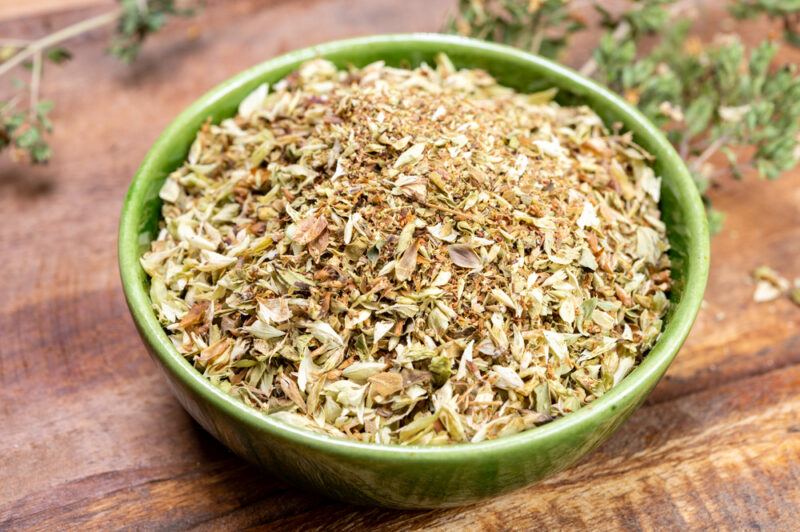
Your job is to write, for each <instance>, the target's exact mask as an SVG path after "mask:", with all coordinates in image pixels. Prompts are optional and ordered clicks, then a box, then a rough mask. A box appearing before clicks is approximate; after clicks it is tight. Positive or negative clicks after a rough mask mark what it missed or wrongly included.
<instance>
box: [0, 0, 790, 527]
mask: <svg viewBox="0 0 800 532" xmlns="http://www.w3.org/2000/svg"><path fill="white" fill-rule="evenodd" d="M452 4H453V2H451V1H450V0H419V1H416V0H390V1H381V2H376V1H375V0H355V1H353V0H317V1H291V2H290V1H275V0H273V1H272V2H255V1H239V2H227V3H225V4H224V5H223V2H217V3H211V5H209V6H208V7H207V8H206V10H205V12H204V13H203V14H202V15H201V16H199V17H198V18H195V19H192V20H189V21H185V22H180V23H177V24H175V25H174V26H173V30H174V31H169V32H162V33H161V34H159V35H157V36H156V37H155V38H154V39H153V40H152V41H150V42H148V44H147V45H146V47H145V51H144V53H143V54H142V57H141V58H140V60H139V61H138V62H137V63H136V64H135V65H133V66H132V67H126V66H124V65H121V64H119V63H118V62H116V61H115V60H113V59H111V58H109V57H108V56H106V55H105V54H104V48H105V45H106V40H105V39H106V35H104V34H103V33H102V32H100V33H98V34H92V35H90V36H86V37H82V38H80V39H78V40H77V41H76V42H74V43H73V46H72V49H73V51H74V52H75V59H74V60H73V61H72V62H71V63H69V64H67V65H65V66H62V67H52V68H49V69H48V70H47V73H46V80H45V96H46V97H48V98H52V99H53V100H55V101H56V102H57V107H56V111H55V114H54V117H53V118H54V121H55V123H56V124H57V127H56V130H55V133H54V135H53V138H52V144H53V146H54V148H55V151H56V155H55V157H54V159H53V161H52V163H51V164H50V165H49V166H46V167H42V168H36V169H33V170H32V169H30V168H29V167H28V166H19V165H15V164H13V163H11V162H9V161H8V160H7V156H4V157H3V162H2V163H0V212H2V214H3V223H2V225H0V336H1V338H2V341H0V528H13V529H16V528H23V529H24V528H37V529H40V528H62V527H89V528H99V529H106V528H109V527H117V526H122V525H127V526H132V527H137V528H151V527H152V528H184V527H194V526H197V527H200V528H220V527H222V528H233V527H244V526H250V525H267V526H269V527H276V528H294V527H299V526H304V527H318V528H326V529H327V528H331V527H345V526H352V527H377V526H380V527H384V528H387V529H399V528H406V527H410V528H448V527H454V528H455V527H482V528H487V529H506V528H517V527H518V528H534V527H547V528H573V527H579V528H593V529H617V528H631V529H637V528H644V529H655V528H686V527H688V528H703V527H719V528H727V529H740V528H769V529H781V528H782V529H789V528H795V529H796V528H797V527H798V524H799V523H800V521H799V519H800V517H798V514H799V513H800V307H796V306H793V305H792V304H791V303H790V302H789V301H788V300H779V301H775V302H772V303H766V304H756V303H754V302H753V301H752V292H753V286H752V282H751V281H750V279H749V272H750V271H751V270H752V269H753V268H754V267H756V266H759V265H761V264H769V265H771V266H773V267H774V268H776V269H777V270H779V271H780V272H782V273H783V274H784V275H786V276H789V277H797V276H800V171H795V172H794V173H793V174H792V175H788V176H786V177H784V178H783V179H782V180H780V181H778V182H774V183H759V182H755V181H754V180H753V179H752V178H748V179H746V180H745V181H744V182H741V183H737V182H733V181H732V180H726V181H725V184H724V186H723V187H722V188H720V189H719V190H716V191H715V192H714V197H715V199H716V202H717V205H718V206H719V207H720V208H721V209H723V210H724V211H726V212H727V213H728V221H727V225H726V229H725V231H724V232H723V233H722V234H721V235H720V236H718V237H716V238H715V239H714V241H713V265H712V274H711V281H710V284H709V289H708V294H707V300H706V305H705V308H704V309H703V311H702V312H701V315H700V318H699V320H698V323H697V324H696V326H695V328H694V331H693V333H692V336H691V339H690V341H689V342H688V344H687V345H686V347H685V348H684V349H683V350H682V351H681V353H680V355H679V356H678V358H677V360H676V361H675V363H674V364H673V365H672V367H671V368H670V371H669V373H668V375H667V376H666V378H665V379H664V380H663V381H662V382H661V383H660V384H659V386H658V388H657V389H656V390H655V392H654V393H653V395H652V396H651V398H650V399H649V401H648V402H647V403H646V405H645V406H644V407H643V408H642V409H640V410H639V411H638V412H637V413H636V414H635V415H634V416H633V418H632V419H631V420H630V421H629V422H628V423H627V424H625V426H624V427H623V428H622V429H621V430H620V431H619V432H618V433H617V434H616V435H615V436H614V437H612V438H611V440H610V441H609V442H608V443H606V444H605V445H604V446H602V447H601V448H600V449H599V450H598V451H596V452H594V453H593V454H592V455H591V456H589V457H588V458H587V459H586V460H584V461H583V462H582V463H581V464H580V465H578V466H577V467H574V468H573V469H571V470H569V471H566V472H564V473H563V474H560V475H558V476H556V477H554V478H551V479H549V480H547V481H545V482H543V483H541V484H539V485H537V486H533V487H530V488H527V489H524V490H522V491H519V492H516V493H513V494H511V495H508V496H505V497H501V498H498V499H495V500H493V501H490V502H487V503H484V504H479V505H476V506H472V507H466V508H459V509H453V510H447V511H429V512H397V511H386V510H381V509H365V508H355V507H349V506H344V505H342V504H339V503H336V502H331V501H329V500H326V499H325V498H323V497H321V496H318V495H315V494H312V493H306V492H300V491H298V490H295V489H293V488H292V487H291V486H289V485H287V484H285V483H284V482H283V481H282V480H281V479H280V478H276V477H274V476H272V475H271V474H270V473H269V472H263V471H259V470H257V469H256V468H254V467H253V466H251V465H250V464H247V463H244V462H243V461H241V460H240V459H238V458H236V457H234V456H232V455H231V454H230V453H229V452H228V451H227V450H226V449H225V448H223V447H222V446H221V445H220V444H219V443H217V442H216V441H214V440H213V439H212V438H211V437H210V436H209V435H208V434H206V433H205V432H204V431H203V430H202V429H200V428H199V427H198V426H197V425H196V424H195V423H194V422H193V421H192V419H191V418H190V417H189V416H188V415H187V414H186V413H185V412H184V411H183V410H182V409H181V408H180V406H178V404H177V402H176V401H175V400H174V399H173V398H172V396H171V395H170V393H169V391H168V390H167V388H166V386H165V383H164V382H163V381H162V380H161V378H160V377H159V376H158V375H157V373H156V368H155V366H154V364H153V363H152V362H151V361H150V360H149V358H148V356H147V354H146V353H145V350H144V348H143V347H142V345H141V343H140V341H139V338H138V337H137V335H136V332H135V331H134V327H133V323H132V322H131V319H130V317H129V315H128V311H127V309H126V306H125V303H124V301H123V297H122V292H121V289H120V281H119V278H118V274H117V267H116V249H115V246H116V231H117V222H118V216H119V211H120V206H121V203H122V198H123V195H124V194H125V190H126V187H127V186H128V182H129V180H130V178H131V176H132V175H133V173H134V171H135V169H136V167H137V164H138V162H139V161H141V159H142V157H143V156H144V154H145V151H146V150H147V148H148V146H149V145H150V144H151V143H152V142H153V140H154V139H155V138H156V136H157V135H158V133H159V131H160V130H161V129H162V128H163V127H164V126H166V125H167V123H168V122H169V121H170V120H171V119H172V118H173V117H174V116H175V115H176V114H177V113H178V112H179V111H180V110H181V109H182V108H183V107H184V106H186V105H187V104H188V103H189V102H191V101H192V100H194V99H195V98H196V97H197V96H199V95H200V94H201V93H203V92H204V91H205V90H207V89H209V88H210V87H212V86H214V85H215V84H217V83H218V82H220V81H222V80H223V79H225V78H227V77H229V76H230V75H232V74H234V73H236V72H237V71H239V70H241V69H243V68H245V67H247V66H249V65H251V64H254V63H257V62H259V61H261V60H263V59H266V58H269V57H272V56H275V55H277V54H279V53H282V52H284V51H287V50H290V49H293V48H296V47H299V46H304V45H308V44H312V43H316V42H321V41H326V40H330V39H335V38H339V37H345V36H352V35H358V34H368V33H380V32H392V31H411V30H436V29H437V28H439V27H440V26H441V23H442V21H443V20H444V19H445V16H446V12H447V9H449V7H450V5H452ZM82 9H84V10H83V11H79V12H74V11H73V12H69V13H56V14H52V13H51V14H47V15H42V14H37V15H35V16H30V17H28V18H25V19H22V20H16V21H10V22H9V21H6V22H3V23H0V34H4V35H7V36H12V35H13V36H29V37H30V36H34V35H41V34H43V33H44V32H46V31H48V28H53V27H59V26H61V25H64V24H66V23H68V22H70V21H74V20H77V19H78V18H80V17H85V16H86V15H87V14H91V13H93V12H97V11H98V10H102V9H103V7H102V6H99V7H92V8H89V10H88V11H87V10H86V9H85V8H82ZM763 30H764V28H750V29H748V30H747V31H748V32H750V33H752V34H753V35H755V36H757V35H760V34H761V33H763ZM743 31H744V30H743ZM587 53H588V50H578V53H577V54H576V55H577V56H583V57H585V56H586V54H587ZM799 57H800V54H794V56H789V55H785V59H787V60H793V61H795V62H798V58H799ZM793 525H794V526H793Z"/></svg>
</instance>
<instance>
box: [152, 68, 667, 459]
mask: <svg viewBox="0 0 800 532" xmlns="http://www.w3.org/2000/svg"><path fill="white" fill-rule="evenodd" d="M553 94H554V91H552V90H548V91H544V92H541V93H537V94H517V93H515V92H514V91H512V90H511V89H508V88H505V87H501V86H499V85H498V84H497V83H496V82H495V81H494V80H493V79H492V78H491V77H490V76H489V75H487V74H486V73H485V72H482V71H477V70H461V71H456V70H455V69H454V68H453V66H452V65H451V64H450V62H449V60H448V59H447V58H446V57H440V58H439V60H438V64H437V68H436V69H431V68H429V67H427V66H422V67H420V68H418V69H416V70H403V69H395V68H389V67H386V66H384V65H383V64H381V63H376V64H373V65H370V66H367V67H365V68H363V69H361V70H355V69H353V70H350V71H348V72H340V71H337V70H336V68H335V67H334V66H333V65H332V64H331V63H328V62H326V61H322V60H317V61H312V62H309V63H306V64H305V65H303V66H302V67H301V68H300V70H299V71H297V72H296V73H294V74H292V75H290V76H289V77H288V78H287V79H285V80H283V81H281V82H280V83H278V84H277V85H276V86H275V87H273V89H272V91H271V92H269V91H268V88H267V86H261V87H259V88H258V89H257V90H256V91H255V92H253V93H252V94H251V95H250V96H249V97H247V98H246V99H245V100H244V101H243V102H242V104H241V106H240V108H239V114H238V116H237V117H236V118H234V119H228V120H225V121H223V122H222V123H221V124H220V125H212V124H210V123H209V124H206V125H205V126H204V127H203V128H202V130H201V131H200V132H199V134H198V135H197V139H196V140H195V142H194V144H193V145H192V148H191V150H190V153H189V156H188V160H187V161H186V163H185V164H184V165H183V166H182V167H181V168H180V169H178V170H177V171H175V172H174V173H173V174H171V175H170V176H169V178H168V179H167V181H166V182H165V184H164V186H163V188H162V190H161V194H160V195H161V198H162V199H163V200H164V206H163V217H164V221H163V223H162V229H161V231H160V233H159V235H158V238H157V239H156V240H155V241H154V242H153V243H152V247H151V250H150V252H148V253H146V254H145V255H144V257H143V258H142V260H141V263H142V266H143V267H144V269H145V270H146V271H147V273H148V274H149V275H150V276H151V291H150V293H151V298H152V302H153V307H154V309H155V310H156V312H157V314H158V317H159V319H160V320H161V323H163V324H164V326H165V327H166V329H167V331H168V333H169V336H170V339H171V340H172V342H173V344H174V345H175V348H176V349H177V350H178V351H179V352H180V353H182V354H183V355H184V356H186V357H187V358H188V359H189V360H190V361H192V363H193V364H194V365H195V367H196V368H197V369H198V370H199V371H201V372H202V373H203V375H204V376H205V377H206V378H208V379H209V380H210V381H211V382H212V383H214V384H215V385H217V386H219V387H220V388H221V389H223V390H224V391H226V392H227V393H229V394H231V395H233V396H235V397H238V398H240V399H241V400H242V401H244V402H245V403H247V404H248V405H250V406H252V407H255V408H258V409H260V410H262V411H264V412H267V413H270V414H273V415H275V416H278V417H280V418H281V419H283V420H285V421H287V422H289V423H292V424H295V425H298V426H301V427H306V428H309V429H312V430H316V431H320V432H324V433H327V434H331V435H334V436H341V437H349V438H352V439H356V440H360V441H365V442H380V443H402V444H444V443H454V442H465V441H473V442H476V441H481V440H484V439H487V438H497V437H500V436H504V435H508V434H512V433H516V432H519V431H521V430H525V429H527V428H530V427H533V426H535V425H539V424H541V423H545V422H547V421H549V420H551V419H553V418H555V417H558V416H561V415H563V414H567V413H569V412H574V411H575V410H577V409H579V408H581V407H582V406H584V405H586V404H588V403H590V402H592V401H593V400H595V399H596V398H597V397H600V396H602V395H603V394H604V393H606V392H607V391H608V390H609V389H611V388H612V387H613V386H614V385H615V384H617V383H618V382H619V381H620V380H621V379H622V378H624V377H625V375H626V374H627V373H628V372H629V371H630V370H631V369H632V368H633V367H634V366H636V364H637V363H638V362H639V361H640V360H641V358H642V357H643V356H644V355H645V353H646V352H647V350H648V349H649V348H650V346H652V345H653V342H654V341H655V340H656V338H657V337H658V335H659V333H660V331H661V328H662V318H663V315H664V312H665V309H666V308H667V305H668V302H667V298H666V296H665V291H666V290H668V288H669V285H670V274H669V260H668V258H667V255H666V254H665V251H666V250H667V248H668V243H667V240H666V238H665V234H664V232H665V228H664V225H663V223H662V222H661V220H660V215H659V210H658V206H657V205H658V198H659V192H660V180H659V178H657V177H656V176H655V175H654V172H653V170H652V169H651V168H650V166H648V162H647V161H648V158H649V156H648V155H647V154H646V153H645V152H644V151H643V150H642V149H641V148H639V147H638V146H636V145H635V144H634V143H633V142H632V140H631V137H630V136H629V135H627V134H619V133H611V132H609V131H608V130H606V128H605V127H604V125H603V124H602V122H601V121H600V119H599V118H598V116H597V115H596V114H595V113H594V112H592V111H591V110H590V109H588V108H586V107H577V108H572V107H560V106H559V105H557V104H556V103H554V102H552V101H551V99H552V96H553Z"/></svg>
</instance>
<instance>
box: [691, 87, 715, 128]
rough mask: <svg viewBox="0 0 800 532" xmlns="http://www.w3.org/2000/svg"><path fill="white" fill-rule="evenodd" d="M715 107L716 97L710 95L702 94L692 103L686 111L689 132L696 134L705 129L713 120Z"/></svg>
mask: <svg viewBox="0 0 800 532" xmlns="http://www.w3.org/2000/svg"><path fill="white" fill-rule="evenodd" d="M714 109H715V102H714V98H713V97H711V96H710V95H703V96H700V97H698V98H697V99H696V100H694V101H693V102H692V103H690V104H689V106H688V107H687V108H686V111H685V113H684V117H685V121H686V130H687V132H688V134H689V135H692V136H694V135H697V134H698V133H700V132H701V131H703V130H704V129H705V128H706V126H707V125H708V123H709V122H710V121H711V117H712V116H713V115H714Z"/></svg>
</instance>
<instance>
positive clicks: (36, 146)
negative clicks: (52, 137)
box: [0, 0, 192, 164]
mask: <svg viewBox="0 0 800 532" xmlns="http://www.w3.org/2000/svg"><path fill="white" fill-rule="evenodd" d="M118 2H119V4H120V6H119V8H118V9H115V10H112V11H109V12H107V13H102V14H100V15H96V16H93V17H90V18H87V19H84V20H81V21H78V22H76V23H74V24H71V25H69V26H67V27H65V28H61V29H59V30H57V31H55V32H53V33H51V34H49V35H46V36H44V37H41V38H39V39H36V40H31V41H28V40H25V39H0V77H3V76H7V75H9V74H10V73H11V72H13V71H14V69H17V68H19V67H20V66H24V67H29V69H30V75H29V80H28V81H27V82H24V81H21V80H19V79H17V78H14V79H13V80H12V82H13V89H14V90H13V95H12V96H11V97H10V98H8V99H4V100H0V151H2V150H4V149H6V148H9V149H10V151H11V153H12V157H14V158H15V159H25V160H27V161H29V162H31V163H34V164H39V163H46V162H47V161H49V160H50V157H51V156H52V150H51V148H50V145H49V144H48V141H47V137H48V135H49V133H50V132H51V131H52V129H53V125H52V123H51V122H50V119H49V113H50V111H52V109H53V102H52V101H49V100H41V99H40V97H39V93H40V90H41V85H42V80H43V77H44V70H45V65H46V63H48V62H51V63H54V64H61V63H64V62H65V61H68V60H69V59H71V57H72V54H71V53H70V52H69V50H67V49H66V48H63V47H62V44H63V43H64V42H65V41H68V40H70V39H73V38H75V37H77V36H79V35H83V34H85V33H87V32H90V31H93V30H96V29H98V28H102V27H104V26H108V25H111V24H115V25H116V32H115V33H114V35H113V37H112V40H111V46H110V48H109V52H110V53H111V55H113V56H115V57H117V58H119V59H120V60H122V61H124V62H126V63H130V62H132V61H133V60H134V59H135V58H136V56H137V55H138V53H139V50H140V48H141V45H142V42H144V40H145V39H146V38H147V37H148V36H149V35H151V34H152V33H155V32H156V31H158V30H159V29H161V27H162V26H163V25H164V23H165V22H166V21H167V19H168V18H169V17H173V16H186V15H189V14H191V13H192V11H191V10H190V9H188V8H186V7H180V6H179V5H178V4H179V3H180V2H176V1H175V0H118Z"/></svg>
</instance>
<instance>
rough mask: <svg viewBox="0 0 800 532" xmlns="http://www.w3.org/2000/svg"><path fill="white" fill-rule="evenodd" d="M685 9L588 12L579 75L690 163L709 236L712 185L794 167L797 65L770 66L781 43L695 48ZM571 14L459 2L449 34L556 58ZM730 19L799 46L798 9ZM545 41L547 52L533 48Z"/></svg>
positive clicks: (666, 2) (517, 4)
mask: <svg viewBox="0 0 800 532" xmlns="http://www.w3.org/2000/svg"><path fill="white" fill-rule="evenodd" d="M573 4H577V2H573ZM686 4H687V2H680V1H674V0H640V1H632V2H629V3H628V4H627V6H626V9H625V10H623V11H622V12H621V13H619V12H616V13H611V12H610V11H608V10H606V9H605V8H603V7H602V6H601V5H600V3H599V2H597V3H595V5H594V7H595V9H596V10H597V12H598V13H599V17H597V19H598V24H599V26H600V31H599V32H598V35H599V37H598V41H597V45H596V48H595V52H594V54H593V57H592V58H591V60H590V61H589V62H588V63H587V64H586V65H584V67H583V68H582V69H581V71H582V72H583V73H584V74H587V75H591V76H592V77H594V78H595V79H597V80H598V81H600V82H602V83H604V84H606V85H608V86H609V87H611V88H612V89H614V90H615V91H617V92H618V93H620V94H621V95H623V96H624V97H625V98H626V99H627V100H628V101H630V102H631V103H633V104H635V105H637V106H638V107H639V109H640V110H641V111H643V112H644V114H645V115H647V116H648V117H649V118H650V119H651V120H653V121H654V122H655V123H657V124H658V125H659V126H661V127H662V128H664V129H665V130H666V131H667V132H668V136H669V139H670V140H671V141H672V143H673V144H674V145H675V147H676V148H677V149H678V151H679V152H680V154H681V155H682V156H683V157H684V158H685V159H686V160H687V161H688V163H689V168H690V170H691V171H692V174H693V176H694V178H695V181H696V183H697V186H698V188H699V190H700V191H701V193H703V195H704V198H705V200H706V203H707V205H708V209H709V222H710V224H711V226H712V230H715V231H716V230H718V229H719V227H720V225H721V223H722V220H723V216H722V214H721V213H719V212H716V211H714V210H713V209H711V206H710V201H709V200H708V196H707V194H706V193H707V191H708V189H709V187H710V186H712V185H713V184H714V183H715V182H716V181H717V180H718V179H719V177H720V176H722V175H733V176H734V177H736V178H739V177H741V175H742V173H743V171H744V170H745V169H748V168H750V169H753V170H754V171H755V172H756V173H757V174H758V175H760V176H761V177H764V178H767V179H774V178H776V177H778V176H779V175H781V174H782V173H783V172H785V171H786V170H789V169H791V168H793V167H794V166H796V165H797V163H798V152H799V151H800V150H798V127H799V126H800V76H798V72H797V67H796V65H794V64H778V62H777V61H776V59H775V56H776V52H777V51H778V49H779V48H780V46H781V44H782V43H781V40H780V39H767V40H764V41H763V42H761V43H758V44H756V45H754V46H748V45H746V44H745V43H743V42H742V41H741V40H740V39H739V38H738V37H737V36H736V35H731V34H724V35H723V34H720V35H717V36H715V37H714V38H712V39H710V40H706V41H703V40H701V39H700V38H698V37H697V36H695V35H694V34H693V33H692V30H693V20H692V17H691V15H690V13H691V10H690V9H687V5H686ZM570 8H571V5H570V2H567V1H559V0H551V1H541V2H537V1H523V0H461V1H460V2H459V10H458V12H457V15H456V16H455V17H454V19H453V20H452V21H451V22H450V24H449V28H450V29H451V30H454V31H457V32H459V33H461V34H466V35H471V36H474V37H479V38H483V39H490V40H494V41H498V42H504V43H507V44H512V45H514V46H518V47H521V48H523V49H527V50H531V51H534V52H538V53H540V54H542V55H545V56H547V57H551V58H557V57H558V55H559V52H560V51H561V49H563V48H564V47H565V46H568V45H569V39H570V37H572V36H573V35H574V34H575V33H576V32H577V31H579V30H580V29H582V28H584V27H585V24H584V23H583V22H579V21H577V20H575V14H573V13H572V12H571V11H570ZM730 11H731V13H732V14H733V15H734V16H735V17H737V18H739V19H752V18H756V17H768V18H770V19H777V20H780V21H781V23H782V27H783V37H784V41H785V42H787V43H788V44H790V45H798V44H800V38H798V31H797V28H798V22H800V0H739V1H736V2H732V3H731V4H730ZM542 20H544V22H543V23H542V22H539V23H535V21H542ZM552 36H555V37H552ZM548 39H553V40H554V44H548V45H547V46H543V45H541V46H533V44H535V43H544V42H548V43H549V42H550V41H549V40H548ZM532 43H533V44H532ZM718 153H719V154H722V156H719V157H714V158H713V159H712V157H713V156H715V155H716V154H718ZM745 154H746V155H745ZM712 160H713V161H714V162H716V163H717V164H716V165H712V164H711V162H712ZM720 161H725V162H724V163H721V162H720Z"/></svg>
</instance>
